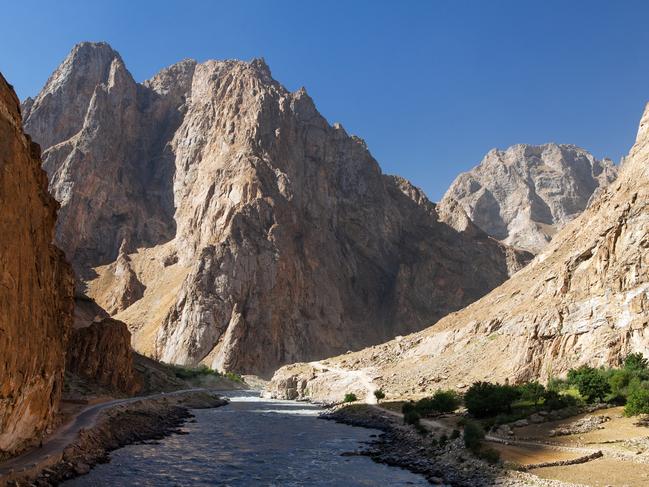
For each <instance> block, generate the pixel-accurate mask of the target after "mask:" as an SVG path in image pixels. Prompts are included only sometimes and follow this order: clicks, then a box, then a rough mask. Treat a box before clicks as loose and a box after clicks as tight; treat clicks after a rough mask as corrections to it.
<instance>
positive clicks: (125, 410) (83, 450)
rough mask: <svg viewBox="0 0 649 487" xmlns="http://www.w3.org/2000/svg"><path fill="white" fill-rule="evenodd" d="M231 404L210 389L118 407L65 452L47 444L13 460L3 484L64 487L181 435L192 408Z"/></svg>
mask: <svg viewBox="0 0 649 487" xmlns="http://www.w3.org/2000/svg"><path fill="white" fill-rule="evenodd" d="M227 403H228V401H227V400H225V399H223V398H220V397H218V396H216V395H213V394H211V393H209V392H206V391H186V392H180V393H171V394H158V395H156V396H152V397H148V398H147V397H144V398H141V399H136V400H126V401H124V402H122V403H117V404H115V405H114V406H111V407H107V408H106V409H103V410H99V411H98V412H97V413H96V415H95V416H94V417H93V416H89V418H88V419H87V423H88V425H87V426H86V427H83V428H81V429H80V430H79V431H78V432H75V433H78V434H75V435H74V439H72V440H71V441H69V442H65V444H64V445H62V447H61V448H58V447H57V445H55V444H52V445H51V444H45V445H44V446H43V448H42V449H38V450H36V451H33V452H30V454H29V455H25V456H24V457H18V458H16V459H14V460H13V461H12V462H7V463H8V464H9V465H12V464H13V465H14V466H13V467H11V468H8V466H7V464H5V469H4V470H5V471H4V473H3V474H2V477H1V478H0V486H5V485H6V486H18V485H37V486H39V487H46V486H54V485H58V484H59V483H60V482H62V481H64V480H67V479H70V478H74V477H76V476H79V475H83V474H86V473H88V472H89V471H90V469H91V468H92V467H93V466H94V465H96V464H98V463H106V462H108V461H109V456H108V454H109V452H111V451H112V450H115V449H117V448H120V447H122V446H125V445H129V444H132V443H137V442H142V441H150V440H158V439H161V438H163V437H165V436H167V435H170V434H172V433H176V432H178V428H179V427H180V426H182V425H183V424H184V423H185V422H186V421H187V420H189V419H190V418H191V417H192V414H191V412H190V409H205V408H214V407H219V406H223V405H225V404H227ZM95 407H98V406H95ZM89 412H92V411H90V410H88V411H87V413H89ZM87 413H86V414H87ZM52 443H54V442H52Z"/></svg>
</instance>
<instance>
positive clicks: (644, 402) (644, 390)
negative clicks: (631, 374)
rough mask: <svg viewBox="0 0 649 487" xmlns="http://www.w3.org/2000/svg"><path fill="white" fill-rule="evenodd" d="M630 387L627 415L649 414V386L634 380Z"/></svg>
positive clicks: (625, 411) (625, 407)
mask: <svg viewBox="0 0 649 487" xmlns="http://www.w3.org/2000/svg"><path fill="white" fill-rule="evenodd" d="M629 389H630V392H629V396H628V397H627V401H626V406H624V414H626V415H627V416H635V415H636V414H649V387H648V386H647V384H646V383H640V382H638V381H634V382H633V383H632V384H630V386H629Z"/></svg>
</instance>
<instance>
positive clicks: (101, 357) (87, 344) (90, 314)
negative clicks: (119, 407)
mask: <svg viewBox="0 0 649 487" xmlns="http://www.w3.org/2000/svg"><path fill="white" fill-rule="evenodd" d="M65 370H66V372H69V373H72V374H75V375H77V376H79V377H83V378H84V379H87V380H89V381H91V382H92V383H94V384H97V385H99V386H102V387H104V388H107V389H109V390H112V391H115V392H121V393H124V394H135V393H136V392H138V391H139V390H140V389H141V388H142V384H141V381H140V380H139V378H138V377H137V374H136V372H135V368H134V361H133V351H132V350H131V334H130V332H129V331H128V328H127V326H126V324H125V323H123V322H121V321H117V320H114V319H112V318H110V317H109V316H108V313H106V311H104V310H103V309H102V308H100V307H99V306H97V304H96V303H94V302H93V301H91V300H89V299H87V298H85V297H84V298H77V299H76V300H75V307H74V327H73V330H72V333H71V336H70V342H69V344H68V348H67V354H66V366H65Z"/></svg>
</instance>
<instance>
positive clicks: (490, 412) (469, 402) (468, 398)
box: [464, 382, 520, 418]
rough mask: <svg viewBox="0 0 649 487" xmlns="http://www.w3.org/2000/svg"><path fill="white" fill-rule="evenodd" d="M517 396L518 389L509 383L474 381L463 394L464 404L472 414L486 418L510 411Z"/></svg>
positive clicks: (518, 394) (518, 395)
mask: <svg viewBox="0 0 649 487" xmlns="http://www.w3.org/2000/svg"><path fill="white" fill-rule="evenodd" d="M519 397H520V393H519V391H518V390H517V389H516V388H515V387H512V386H510V385H501V384H492V383H490V382H476V383H474V384H473V385H472V386H471V387H470V388H469V390H468V391H467V392H466V394H465V395H464V404H465V406H466V408H467V410H468V411H469V413H470V414H471V415H472V416H475V417H476V418H486V417H489V416H495V415H496V414H499V413H504V412H511V410H512V403H513V402H514V401H515V400H516V399H518V398H519Z"/></svg>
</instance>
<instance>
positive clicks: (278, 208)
mask: <svg viewBox="0 0 649 487" xmlns="http://www.w3.org/2000/svg"><path fill="white" fill-rule="evenodd" d="M95 47H96V46H95ZM92 48H93V46H92V45H90V46H88V45H83V46H81V47H79V46H77V47H75V49H73V52H72V54H71V56H73V57H74V56H78V55H79V53H80V52H81V53H83V52H85V51H86V50H88V49H92ZM99 49H100V50H101V51H102V52H103V51H105V50H106V48H105V47H104V46H99ZM88 57H89V58H90V59H91V60H93V59H94V60H95V61H93V62H96V64H98V65H101V66H105V65H107V64H108V59H104V57H105V56H104V54H101V55H98V56H96V57H92V56H88ZM108 57H110V56H108ZM108 57H107V58H108ZM74 64H75V63H74V62H73V61H70V60H68V59H66V61H64V63H63V65H62V66H64V68H60V69H59V70H57V72H60V73H63V74H65V73H67V71H66V69H67V68H65V67H66V66H68V65H74ZM90 72H92V73H103V75H104V77H103V78H102V77H99V79H97V78H93V79H91V80H89V79H88V78H87V77H86V78H84V77H83V76H82V77H81V78H80V79H81V81H80V82H82V83H87V84H88V86H84V87H83V89H82V90H81V91H82V92H84V93H92V94H91V95H88V96H86V97H85V98H84V97H77V99H75V100H69V102H70V103H77V104H78V107H77V106H74V107H73V109H72V110H71V112H70V113H68V104H67V101H66V103H65V104H61V103H59V101H58V100H60V99H65V96H66V95H65V94H66V93H67V91H66V89H67V88H66V86H68V85H66V83H68V84H70V83H71V84H70V86H72V85H74V83H72V81H73V80H75V79H76V78H75V76H76V75H71V74H70V73H67V76H58V75H56V76H53V78H55V79H56V80H57V84H55V85H50V87H49V88H47V87H46V89H45V90H44V92H43V93H42V96H41V95H39V97H37V98H36V100H35V101H34V102H33V103H32V104H31V106H27V107H26V108H25V110H26V112H27V113H28V116H27V118H26V121H25V127H26V130H28V131H29V130H33V132H34V133H33V134H32V135H33V136H34V139H35V140H45V141H52V142H54V141H56V143H55V145H53V146H52V147H47V145H46V146H45V151H44V159H45V164H44V166H45V168H46V169H47V171H48V173H49V175H50V178H51V179H52V186H53V193H54V194H55V196H57V198H59V199H60V200H61V201H62V203H63V204H62V209H61V218H60V220H59V226H58V230H57V240H58V241H59V242H60V244H61V246H62V247H63V248H64V249H65V251H66V254H67V255H68V256H69V258H70V260H71V261H72V263H73V265H74V266H75V270H76V271H77V272H78V273H79V275H81V276H82V277H83V281H84V282H83V285H84V286H85V287H87V290H88V292H89V294H90V295H91V297H93V298H94V299H96V301H97V302H98V303H99V304H100V305H102V306H105V307H108V308H111V309H112V310H113V311H114V312H117V314H116V315H115V317H116V318H117V319H120V320H122V321H125V322H126V323H128V324H129V326H130V328H131V331H132V332H133V343H134V345H135V348H136V349H137V350H139V351H142V352H144V353H146V354H148V355H150V356H153V357H155V358H159V359H162V360H165V361H169V362H177V363H183V364H196V363H198V362H202V363H206V364H207V365H210V366H212V367H214V368H217V369H219V370H234V371H238V372H255V373H260V374H270V373H271V372H272V371H273V370H274V369H275V368H276V367H277V366H278V365H280V364H282V363H287V362H291V361H294V360H296V359H302V358H318V357H322V356H325V355H327V354H331V353H334V352H341V351H344V350H347V349H349V348H359V347H361V346H364V345H366V344H368V343H372V342H373V343H378V342H380V341H382V340H385V339H387V338H389V337H391V336H394V335H396V334H400V333H405V332H409V331H414V330H415V329H417V328H418V327H419V326H421V325H422V324H423V323H426V322H428V321H429V320H430V319H432V318H434V317H436V316H443V315H444V314H446V313H448V312H450V311H453V310H456V309H458V308H460V307H462V306H464V305H465V304H467V303H468V302H471V301H473V300H474V299H476V298H478V297H479V296H482V295H483V294H484V293H485V292H487V291H488V290H489V289H491V288H493V287H494V286H496V285H497V284H499V283H501V282H502V281H503V280H504V279H506V278H507V277H508V275H509V274H510V273H511V272H514V271H515V270H517V269H518V268H520V267H521V266H522V265H523V264H524V263H525V262H526V261H527V259H528V258H529V256H528V255H527V254H525V253H523V252H517V251H513V250H511V249H509V248H508V247H506V246H504V245H502V244H500V243H498V242H496V241H495V240H493V239H490V238H489V237H487V236H486V235H484V234H480V235H477V234H476V235H472V236H469V235H465V234H462V233H461V232H457V231H456V230H454V229H453V228H451V227H450V226H448V225H447V224H446V223H445V222H443V221H440V220H439V218H438V215H437V212H436V210H435V206H434V205H433V204H432V203H431V202H429V201H428V200H427V199H426V198H425V196H424V195H423V193H421V191H419V190H415V189H414V186H412V185H411V184H410V183H408V184H405V183H404V182H403V181H402V180H400V179H399V178H392V177H389V176H386V175H383V173H382V172H381V170H380V167H379V165H378V163H377V162H376V160H374V158H373V157H372V156H371V154H370V153H369V152H368V150H367V147H366V145H365V143H364V142H363V141H362V139H359V138H358V137H353V136H352V137H350V136H349V135H348V134H347V133H346V132H345V130H344V129H343V128H342V126H341V125H339V124H334V125H333V126H331V125H329V124H328V122H327V121H326V120H325V119H324V118H323V117H322V116H321V115H320V114H319V112H318V111H317V109H316V107H315V104H314V102H313V100H312V99H311V98H310V97H309V95H308V94H307V92H306V90H305V89H299V90H297V91H295V92H289V91H288V90H286V89H285V88H284V87H283V86H282V85H281V84H279V83H278V82H277V81H275V80H274V79H273V78H272V76H271V73H270V69H269V68H268V66H267V65H266V64H265V62H264V61H263V60H253V61H251V62H250V63H245V62H241V61H206V62H203V63H195V62H194V61H191V60H189V61H187V60H186V61H181V62H180V63H176V64H174V65H172V66H171V67H169V68H166V69H163V70H161V71H160V72H159V73H158V74H157V75H155V76H154V77H153V78H151V79H150V80H148V81H145V82H144V83H142V84H137V83H135V82H134V81H133V78H132V76H130V74H128V71H127V70H126V68H125V66H124V65H123V62H122V61H121V58H119V57H113V58H111V59H110V68H109V69H106V68H103V69H99V68H97V69H94V68H93V69H90ZM52 87H53V88H55V90H54V91H55V92H56V93H49V90H50V88H52ZM59 92H60V93H59ZM57 93H58V94H57ZM84 100H85V101H84ZM84 107H85V113H84V114H83V121H81V118H82V117H81V116H80V115H78V114H79V113H82V112H84ZM54 115H56V116H54ZM52 118H56V119H57V120H59V124H58V125H52V124H51V123H50V122H48V121H49V120H50V119H52ZM46 122H47V123H46ZM66 124H69V125H74V126H75V127H79V129H78V131H77V132H75V133H74V135H73V136H71V137H70V138H68V139H65V140H60V139H63V138H65V137H67V136H68V135H69V134H70V133H72V132H74V129H71V128H68V127H67V126H66ZM75 124H76V125H75ZM48 127H49V128H48ZM44 130H45V131H46V130H50V131H51V133H45V132H44ZM151 208H153V209H154V211H153V212H150V211H149V210H150V209H151ZM118 260H119V262H120V263H119V265H117V264H116V262H117V261H118ZM476 269H483V270H484V272H482V273H480V274H476V271H475V270H476ZM138 283H139V284H138ZM368 309H369V310H371V311H370V312H369V313H368V311H367V310H368Z"/></svg>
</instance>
